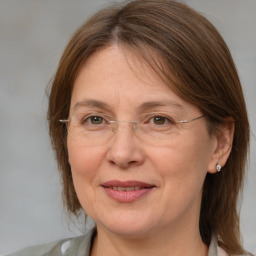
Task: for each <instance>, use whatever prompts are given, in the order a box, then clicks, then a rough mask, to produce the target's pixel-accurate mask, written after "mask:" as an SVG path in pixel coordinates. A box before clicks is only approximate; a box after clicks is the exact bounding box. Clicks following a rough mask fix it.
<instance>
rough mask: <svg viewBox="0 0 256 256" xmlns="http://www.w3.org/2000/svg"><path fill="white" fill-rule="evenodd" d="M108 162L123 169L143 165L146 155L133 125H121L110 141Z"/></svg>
mask: <svg viewBox="0 0 256 256" xmlns="http://www.w3.org/2000/svg"><path fill="white" fill-rule="evenodd" d="M107 160H108V161H109V162H110V164H112V165H116V166H118V167H120V168H122V169H127V168H129V167H133V166H138V165H141V164H143V162H144V161H145V155H144V152H143V150H142V147H141V146H140V145H139V141H138V140H137V138H136V137H135V134H134V130H133V129H132V127H131V125H127V124H125V123H120V124H119V127H118V129H117V130H116V131H115V134H114V135H113V137H112V139H111V141H110V144H109V148H108V152H107Z"/></svg>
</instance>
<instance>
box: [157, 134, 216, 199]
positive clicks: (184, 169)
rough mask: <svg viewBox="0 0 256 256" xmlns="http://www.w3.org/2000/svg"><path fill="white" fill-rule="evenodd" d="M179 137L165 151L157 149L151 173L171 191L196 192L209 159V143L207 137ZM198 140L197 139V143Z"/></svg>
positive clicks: (198, 189) (204, 135)
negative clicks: (157, 175)
mask: <svg viewBox="0 0 256 256" xmlns="http://www.w3.org/2000/svg"><path fill="white" fill-rule="evenodd" d="M200 134H201V136H199V134H197V133H195V136H190V137H186V136H184V137H182V139H181V140H179V141H174V143H173V144H172V145H170V146H169V147H168V148H167V147H166V148H158V149H157V150H155V152H154V154H152V155H154V159H155V161H154V165H155V167H154V168H155V169H158V170H159V174H160V175H161V176H162V179H163V181H164V183H165V186H167V187H168V188H169V189H171V190H172V191H180V192H181V193H187V194H189V193H191V192H192V191H197V192H198V191H200V190H201V188H202V185H203V182H204V179H205V176H206V174H207V166H208V163H209V161H210V158H211V154H212V150H211V140H210V138H209V136H208V134H207V133H202V132H201V133H200ZM199 138H200V139H199Z"/></svg>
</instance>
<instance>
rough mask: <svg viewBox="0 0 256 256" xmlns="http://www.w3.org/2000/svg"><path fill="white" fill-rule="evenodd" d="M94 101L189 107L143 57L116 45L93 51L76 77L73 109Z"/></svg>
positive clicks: (119, 105) (133, 106)
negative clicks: (140, 57)
mask: <svg viewBox="0 0 256 256" xmlns="http://www.w3.org/2000/svg"><path fill="white" fill-rule="evenodd" d="M93 102H94V103H95V102H98V103H100V102H102V103H103V104H102V106H103V105H104V104H105V103H106V104H107V105H110V106H112V107H113V108H130V109H136V108H142V107H154V106H155V107H159V106H160V105H162V106H168V107H173V108H176V109H179V110H181V109H186V107H189V106H190V104H189V103H187V102H185V101H184V100H182V99H181V98H180V97H178V96H177V95H176V94H175V93H173V92H172V91H171V89H170V88H169V87H168V86H167V85H166V84H164V82H163V81H162V80H161V79H160V77H159V76H158V75H157V74H156V73H155V72H154V71H153V69H152V68H151V67H150V66H149V65H148V64H147V63H146V62H145V61H144V60H142V59H139V58H138V57H137V56H135V55H134V54H133V53H132V52H131V51H129V50H127V49H125V48H122V47H119V46H116V45H115V46H111V47H107V48H104V49H100V50H99V51H97V52H96V53H94V54H93V55H92V56H91V57H90V58H89V59H88V60H87V61H86V63H85V64H84V65H83V67H82V68H81V70H80V72H79V74H78V76H77V78H76V80H75V83H74V88H73V93H72V98H71V109H73V108H74V107H75V106H76V107H77V106H85V105H92V104H91V103H93ZM84 103H86V104H84ZM98 106H99V104H98ZM190 107H191V106H190Z"/></svg>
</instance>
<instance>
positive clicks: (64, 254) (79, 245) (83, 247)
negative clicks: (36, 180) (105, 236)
mask: <svg viewBox="0 0 256 256" xmlns="http://www.w3.org/2000/svg"><path fill="white" fill-rule="evenodd" d="M94 235H95V229H92V230H89V231H88V233H86V234H85V235H83V236H79V237H75V238H71V239H63V240H59V241H55V242H51V243H48V244H43V245H36V246H31V247H27V248H25V249H22V250H20V251H17V252H15V253H12V254H9V255H7V256H90V248H91V243H92V240H93V237H94ZM219 250H220V248H218V245H217V239H216V236H213V238H212V241H211V244H210V247H209V252H208V256H221V255H224V254H223V252H221V251H219ZM218 251H219V253H218Z"/></svg>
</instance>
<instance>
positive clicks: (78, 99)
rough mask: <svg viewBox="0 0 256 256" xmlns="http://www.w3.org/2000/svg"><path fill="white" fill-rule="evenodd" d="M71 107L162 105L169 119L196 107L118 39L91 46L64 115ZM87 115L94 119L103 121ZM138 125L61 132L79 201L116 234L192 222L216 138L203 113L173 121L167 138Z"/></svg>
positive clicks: (112, 113) (126, 113) (141, 109)
mask: <svg viewBox="0 0 256 256" xmlns="http://www.w3.org/2000/svg"><path fill="white" fill-rule="evenodd" d="M124 52H125V55H124ZM77 112H79V114H81V113H86V115H87V114H90V113H95V112H96V113H100V114H99V115H101V116H102V117H103V118H105V116H107V118H109V119H111V120H122V121H128V120H129V121H133V120H138V116H140V114H145V113H149V112H150V113H151V112H157V113H163V115H164V116H166V115H167V114H166V112H167V113H168V117H169V116H170V117H174V118H176V120H190V119H193V118H196V117H199V116H201V115H202V113H201V112H200V111H199V109H198V108H197V107H195V106H193V105H191V104H189V103H188V102H185V101H184V100H182V99H181V98H180V97H178V96H177V95H176V94H174V93H173V92H172V91H171V90H170V89H169V88H168V87H167V86H166V85H164V83H163V82H162V81H161V80H160V79H159V78H158V77H157V75H156V74H155V73H154V72H153V71H152V70H151V69H150V68H149V67H148V66H147V65H146V64H145V63H143V62H142V61H141V62H140V61H139V60H138V59H137V58H136V57H135V56H134V55H133V54H132V53H131V52H129V51H127V50H126V51H123V49H122V48H120V47H118V46H112V47H108V48H105V49H101V50H99V51H97V52H96V53H95V54H94V55H92V56H91V57H90V59H89V60H88V61H87V62H86V63H85V64H84V66H83V67H82V69H81V70H80V73H79V75H78V77H77V79H76V80H75V83H74V90H73V94H72V99H71V106H70V113H71V115H75V114H74V113H77ZM102 114H103V115H102ZM157 115H159V114H157ZM87 116H88V115H87ZM146 116H148V114H146ZM151 116H152V118H151ZM142 121H143V122H144V121H145V122H147V123H148V124H152V125H153V126H154V125H156V126H157V129H158V128H159V126H160V128H159V129H160V133H161V126H162V125H166V123H167V126H168V125H169V123H168V122H169V121H168V120H166V119H163V118H161V117H155V118H154V117H153V114H152V115H150V116H149V118H148V119H145V120H144V119H143V120H142ZM86 122H87V123H86V124H85V125H87V124H88V122H92V124H90V125H91V126H94V125H95V126H97V125H101V123H102V122H105V121H104V119H102V118H100V119H99V118H96V119H95V118H94V119H87V120H86ZM142 133H143V132H141V131H137V130H136V129H135V130H134V129H133V128H132V124H129V123H125V122H120V124H119V128H118V129H117V131H115V132H112V135H111V136H110V137H108V138H107V139H106V138H105V137H102V139H99V138H97V136H96V137H88V136H87V135H86V136H84V137H83V135H80V136H81V137H79V139H77V138H75V136H71V135H70V134H69V135H68V154H69V163H70V165H71V169H72V175H73V181H74V186H75V189H76V193H77V196H78V198H79V200H80V203H81V205H82V207H83V209H84V210H85V211H86V213H87V214H88V215H89V216H91V217H92V218H93V219H94V220H95V222H96V224H97V227H98V229H102V230H103V229H104V230H105V231H108V232H112V233H115V234H119V235H126V236H129V235H132V236H133V237H135V236H136V235H137V236H143V235H148V234H150V232H156V231H160V230H161V232H163V230H164V229H165V230H175V229H179V230H180V229H181V228H184V230H185V229H187V228H188V227H189V226H188V225H190V227H191V226H192V227H194V228H196V229H198V225H199V224H198V220H199V213H200V202H201V194H202V186H203V182H204V179H205V176H206V174H207V169H208V167H209V165H210V164H212V162H213V154H214V150H215V148H216V143H217V142H216V139H215V138H214V137H211V136H209V134H208V131H207V127H206V121H205V119H204V118H201V119H198V120H196V121H193V122H191V123H187V124H183V125H181V126H177V127H176V128H173V131H172V132H171V133H167V134H166V135H164V136H166V140H163V139H162V138H161V139H159V140H158V139H156V138H152V139H150V136H149V137H148V138H147V139H145V138H144V137H143V136H140V134H142ZM158 133H159V131H158Z"/></svg>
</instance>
